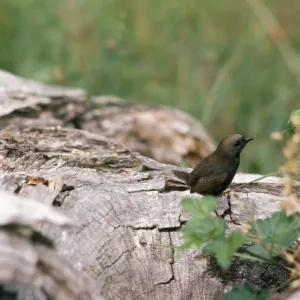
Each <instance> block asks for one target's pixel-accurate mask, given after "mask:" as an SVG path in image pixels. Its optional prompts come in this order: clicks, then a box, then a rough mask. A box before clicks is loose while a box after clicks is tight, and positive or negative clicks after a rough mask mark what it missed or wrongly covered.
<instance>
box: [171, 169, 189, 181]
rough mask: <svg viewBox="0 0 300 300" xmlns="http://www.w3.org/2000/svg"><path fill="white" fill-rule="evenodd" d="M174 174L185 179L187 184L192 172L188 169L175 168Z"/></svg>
mask: <svg viewBox="0 0 300 300" xmlns="http://www.w3.org/2000/svg"><path fill="white" fill-rule="evenodd" d="M172 172H173V174H174V175H175V176H176V177H178V178H179V179H182V180H184V182H185V183H186V184H188V182H189V177H190V173H188V172H186V171H179V170H173V171H172Z"/></svg>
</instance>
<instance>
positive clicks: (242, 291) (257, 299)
mask: <svg viewBox="0 0 300 300" xmlns="http://www.w3.org/2000/svg"><path fill="white" fill-rule="evenodd" d="M269 296H270V292H269V291H268V290H260V291H255V290H254V289H252V287H251V286H250V284H249V283H248V282H247V281H246V282H245V283H244V284H242V285H240V286H238V287H234V288H233V289H232V290H231V291H230V292H228V293H226V294H225V295H224V296H223V298H222V300H241V299H243V300H265V299H267V298H268V297H269Z"/></svg>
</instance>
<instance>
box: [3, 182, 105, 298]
mask: <svg viewBox="0 0 300 300" xmlns="http://www.w3.org/2000/svg"><path fill="white" fill-rule="evenodd" d="M27 183H28V182H27ZM29 183H30V184H33V181H32V180H31V182H29ZM0 198H1V202H0V253H1V255H0V257H1V258H0V282H1V285H0V298H1V299H19V300H21V299H22V300H44V299H57V300H93V299H95V300H96V299H102V298H100V294H99V292H97V290H96V287H95V286H94V283H93V282H92V281H91V280H90V279H88V278H87V277H86V276H84V275H82V274H80V273H79V272H78V271H75V270H74V269H73V268H72V267H71V266H70V264H69V263H68V262H67V261H66V260H65V259H63V258H61V257H60V256H58V254H57V252H56V251H55V248H54V245H53V242H52V240H50V239H49V238H48V237H47V236H45V235H43V234H42V233H41V232H40V231H39V229H38V226H37V224H38V223H39V222H41V221H43V222H47V223H50V224H55V225H59V226H67V225H68V226H70V225H72V224H73V223H72V221H71V219H70V218H68V217H66V216H64V215H63V214H62V213H60V212H58V211H56V210H55V209H54V208H52V207H51V206H46V205H44V204H42V203H39V202H37V201H33V200H29V199H24V198H21V197H18V196H14V195H12V194H11V193H7V192H3V191H0ZM52 227H53V226H52ZM53 229H55V230H57V227H56V226H55V227H53Z"/></svg>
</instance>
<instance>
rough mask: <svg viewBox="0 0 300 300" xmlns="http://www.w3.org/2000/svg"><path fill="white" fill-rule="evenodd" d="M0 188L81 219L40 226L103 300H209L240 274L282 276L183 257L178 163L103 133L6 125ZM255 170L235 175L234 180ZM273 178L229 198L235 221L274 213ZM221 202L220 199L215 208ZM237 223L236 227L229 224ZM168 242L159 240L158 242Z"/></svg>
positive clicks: (259, 278) (264, 281)
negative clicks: (70, 224)
mask: <svg viewBox="0 0 300 300" xmlns="http://www.w3.org/2000/svg"><path fill="white" fill-rule="evenodd" d="M0 156H1V157H0V168H1V169H2V170H3V173H2V174H1V176H0V186H1V187H2V189H5V190H6V191H8V192H10V193H14V194H18V195H20V196H24V197H30V198H33V199H36V200H38V201H42V202H44V203H46V204H48V205H53V206H56V207H57V208H58V209H59V210H61V211H62V212H63V213H65V214H66V215H68V216H70V217H72V218H73V219H74V220H75V223H76V224H77V228H76V229H69V230H67V231H66V232H65V233H62V232H61V231H60V230H57V229H55V228H52V227H50V226H49V225H47V224H43V225H42V227H41V228H42V229H43V231H44V232H47V234H48V235H49V236H50V237H51V238H52V239H54V240H55V244H56V245H57V248H58V249H59V252H60V253H61V255H63V256H64V257H65V258H66V259H67V260H68V261H69V262H71V263H72V265H73V266H74V267H75V268H77V269H78V270H79V271H82V272H84V273H85V274H87V275H88V276H92V277H93V279H94V280H95V282H96V283H97V286H98V288H99V289H100V290H101V291H102V294H103V296H104V297H105V299H107V300H109V299H113V300H118V299H122V300H123V299H130V300H132V299H139V300H146V299H147V300H150V299H151V300H154V299H155V300H161V299H164V298H166V299H168V300H179V299H180V300H183V299H189V300H193V299H195V300H196V299H209V300H210V299H214V298H215V297H220V296H221V295H223V294H224V292H226V291H228V290H229V289H230V288H231V287H232V286H233V285H235V284H239V283H241V282H243V281H244V280H245V279H247V280H249V281H250V282H252V284H253V285H254V286H255V287H258V288H259V287H275V286H278V285H279V284H280V283H281V282H283V280H285V279H286V278H288V274H286V273H285V272H283V271H282V270H281V269H278V267H276V266H269V265H266V264H258V263H253V262H245V261H241V260H234V261H233V264H232V266H231V268H230V269H229V271H228V272H226V273H225V272H223V271H222V270H221V269H220V268H219V267H218V266H217V265H216V262H215V260H214V259H213V258H212V257H203V256H201V255H200V254H199V252H197V251H190V252H184V253H179V252H178V251H177V250H175V249H174V248H171V247H164V246H176V245H179V244H180V242H181V237H180V232H179V230H180V228H181V227H182V225H183V224H184V223H185V222H186V220H187V219H188V217H189V216H188V215H186V214H185V213H183V211H182V208H181V205H180V201H181V200H182V199H183V198H184V197H200V196H195V195H190V193H189V191H188V190H186V187H184V185H183V184H182V183H180V181H178V179H177V178H176V177H175V176H174V175H173V173H172V170H173V169H174V168H176V167H172V166H170V165H165V164H161V163H158V162H156V161H154V160H152V159H150V158H147V157H144V156H142V155H140V154H137V153H132V152H130V151H128V150H126V149H124V148H123V147H122V146H120V145H118V144H115V143H114V142H112V141H110V140H108V139H107V138H105V137H102V136H99V135H96V134H92V133H90V132H87V131H81V130H75V129H62V128H57V127H51V128H31V129H22V130H20V131H17V130H10V131H8V130H6V131H5V132H3V133H2V136H1V139H0ZM253 178H255V175H247V174H238V175H237V176H236V178H235V182H238V183H240V182H247V181H250V180H252V179H253ZM281 190H282V184H281V181H280V180H279V179H276V178H268V179H265V180H263V181H262V182H260V183H256V184H253V185H251V186H250V187H249V186H248V187H244V188H242V189H240V190H239V191H238V192H237V193H236V196H233V197H232V198H231V202H232V206H233V207H232V210H233V211H234V218H236V219H238V220H239V221H240V222H245V221H251V220H253V219H257V218H265V217H267V216H270V215H271V214H272V212H274V211H276V210H279V208H280V203H281V200H282V196H281ZM226 208H227V199H226V198H220V199H219V207H218V211H219V212H222V211H223V210H224V209H226ZM232 226H235V225H232ZM163 245H164V246H163Z"/></svg>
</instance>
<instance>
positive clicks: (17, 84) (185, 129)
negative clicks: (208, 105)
mask: <svg viewBox="0 0 300 300" xmlns="http://www.w3.org/2000/svg"><path fill="white" fill-rule="evenodd" d="M0 93H1V94H0V128H1V129H4V128H6V129H9V128H13V127H15V128H29V127H36V126H55V125H60V126H68V127H73V128H79V129H85V130H89V131H91V132H94V133H99V134H101V135H103V136H106V137H108V138H113V139H115V140H116V141H117V142H118V143H121V144H123V145H125V146H126V147H127V148H128V149H129V150H131V151H137V152H140V153H142V154H144V155H146V156H149V157H152V158H154V159H155V160H157V161H160V162H164V163H171V164H176V165H179V164H180V163H185V164H186V165H187V166H194V165H195V164H196V163H197V162H198V161H199V160H200V159H202V158H203V157H205V156H207V155H208V154H209V153H210V152H211V151H212V150H213V149H214V143H213V141H212V139H211V138H210V137H209V135H208V133H207V132H206V130H205V129H204V127H203V126H202V125H201V123H200V122H199V121H197V120H195V119H194V118H192V117H191V116H189V115H188V114H186V113H184V112H182V111H179V110H177V109H173V108H168V107H162V106H150V105H138V104H134V103H131V102H127V101H123V100H121V99H118V98H114V97H107V96H106V97H96V98H94V101H93V104H91V105H89V106H86V102H87V96H86V93H85V91H83V90H80V89H71V88H62V87H56V86H48V85H45V84H42V83H40V82H36V81H33V80H28V79H23V78H20V77H17V76H15V75H13V74H10V73H8V72H5V71H1V70H0Z"/></svg>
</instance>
